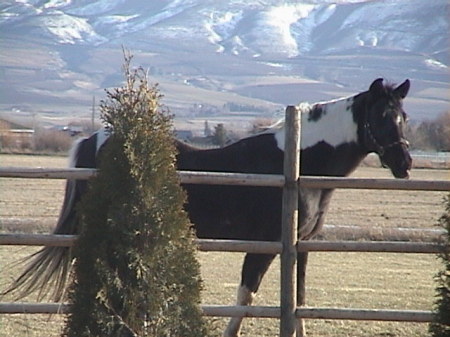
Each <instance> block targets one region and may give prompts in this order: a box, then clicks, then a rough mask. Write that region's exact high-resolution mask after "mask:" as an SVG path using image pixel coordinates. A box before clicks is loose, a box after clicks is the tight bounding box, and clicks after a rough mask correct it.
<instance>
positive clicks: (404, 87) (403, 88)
mask: <svg viewBox="0 0 450 337" xmlns="http://www.w3.org/2000/svg"><path fill="white" fill-rule="evenodd" d="M410 86H411V83H410V82H409V80H406V81H405V82H403V83H402V84H400V85H399V86H398V87H397V88H396V89H395V93H396V94H397V95H398V96H400V97H401V98H402V99H403V98H405V97H406V95H408V91H409V87H410Z"/></svg>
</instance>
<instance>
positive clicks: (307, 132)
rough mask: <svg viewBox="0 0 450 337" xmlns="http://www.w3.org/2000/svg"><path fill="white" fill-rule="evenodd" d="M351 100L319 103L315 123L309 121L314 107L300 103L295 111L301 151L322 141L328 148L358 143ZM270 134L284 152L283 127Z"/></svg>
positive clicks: (356, 125) (356, 126) (344, 99)
mask: <svg viewBox="0 0 450 337" xmlns="http://www.w3.org/2000/svg"><path fill="white" fill-rule="evenodd" d="M352 103H353V98H352V97H350V98H343V99H338V100H334V101H329V102H320V103H316V104H320V105H321V108H322V110H323V112H322V114H321V116H320V118H319V119H318V120H317V121H314V120H309V118H308V117H309V112H310V111H311V110H312V109H313V108H314V106H315V105H311V104H308V103H300V104H299V105H298V106H297V109H298V110H299V112H300V113H301V143H300V145H301V149H302V150H304V149H307V148H308V147H312V146H314V145H315V144H317V143H319V142H321V141H323V142H325V143H327V144H329V145H330V146H333V147H337V146H338V145H340V144H345V143H350V142H357V141H358V133H357V131H358V124H357V123H356V122H355V121H354V120H353V114H352V111H351V106H352ZM272 132H273V133H274V135H275V139H276V141H277V146H278V148H279V149H281V150H282V151H284V142H285V139H284V138H285V129H284V125H283V126H282V127H281V128H278V129H277V130H276V129H274V130H272Z"/></svg>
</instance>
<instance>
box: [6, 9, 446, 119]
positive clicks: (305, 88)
mask: <svg viewBox="0 0 450 337" xmlns="http://www.w3.org/2000/svg"><path fill="white" fill-rule="evenodd" d="M448 9H449V3H448V1H447V0H435V1H422V0H376V1H351V0H341V1H319V0H317V1H303V2H302V3H301V4H300V3H298V2H296V1H284V2H283V1H281V2H280V1H275V0H267V1H256V0H251V1H244V0H234V1H226V2H225V1H214V0H165V1H148V2H143V1H139V0H128V1H125V0H114V1H110V0H96V1H90V0H48V1H38V0H22V1H11V0H6V1H2V3H1V4H0V30H1V34H0V74H1V76H0V112H1V113H2V114H6V115H12V116H16V117H20V116H30V115H36V116H39V118H40V121H41V122H43V123H54V122H55V121H56V122H57V121H58V119H67V118H89V116H90V113H91V106H92V98H93V96H96V98H97V102H98V101H99V100H100V99H102V98H104V96H105V95H104V89H105V88H109V87H113V86H118V85H120V81H121V80H122V76H121V74H120V69H121V63H122V59H123V57H122V47H125V48H126V49H128V50H130V51H131V52H132V53H133V54H134V55H135V64H137V65H142V66H143V67H146V68H148V69H149V72H150V74H151V76H152V78H153V80H154V81H155V82H158V83H160V86H161V90H162V92H163V94H164V95H165V100H164V102H165V103H166V104H167V105H168V106H169V107H170V109H171V111H172V112H174V113H175V114H176V116H177V117H178V118H192V117H195V116H199V115H201V116H203V115H206V116H207V115H208V114H210V115H211V114H217V113H218V112H217V111H218V110H221V109H222V108H223V107H224V105H226V104H227V103H228V106H230V103H231V106H239V107H240V108H241V109H240V112H248V113H250V115H251V116H255V117H258V116H273V115H274V114H277V113H279V111H280V110H282V108H283V106H285V105H287V104H296V103H298V102H300V101H317V100H327V99H331V98H335V97H338V96H343V95H348V94H352V93H355V92H358V91H361V90H365V89H366V88H367V86H368V85H369V84H370V83H371V81H372V80H373V79H374V78H377V77H385V78H387V79H389V80H391V81H394V82H401V81H403V80H404V79H405V78H410V79H411V80H412V90H411V96H410V97H409V98H408V99H407V101H406V110H407V111H408V112H409V114H410V115H411V117H412V118H413V119H419V120H423V119H427V118H433V117H435V116H436V115H437V114H439V113H441V112H443V111H446V110H448V109H449V95H448V90H449V71H448V65H449V62H450V57H449V43H448V42H449V41H448V31H449V23H448ZM199 106H202V109H199V108H198V107H199ZM205 107H210V109H208V108H205ZM225 112H228V111H226V109H225ZM238 112H239V111H238Z"/></svg>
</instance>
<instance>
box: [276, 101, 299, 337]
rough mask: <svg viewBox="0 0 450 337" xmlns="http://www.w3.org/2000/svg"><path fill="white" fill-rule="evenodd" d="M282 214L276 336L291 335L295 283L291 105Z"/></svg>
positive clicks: (295, 162)
mask: <svg viewBox="0 0 450 337" xmlns="http://www.w3.org/2000/svg"><path fill="white" fill-rule="evenodd" d="M284 176H285V185H284V189H283V213H282V214H283V215H282V234H281V243H282V251H281V291H280V294H281V295H280V307H281V319H280V336H281V337H293V336H295V333H296V332H295V329H296V320H297V319H296V317H295V311H296V307H297V292H296V290H297V286H296V277H295V270H296V268H295V266H296V260H297V248H296V243H297V223H298V179H299V176H300V116H299V112H298V110H297V109H296V107H294V106H288V107H287V108H286V119H285V145H284Z"/></svg>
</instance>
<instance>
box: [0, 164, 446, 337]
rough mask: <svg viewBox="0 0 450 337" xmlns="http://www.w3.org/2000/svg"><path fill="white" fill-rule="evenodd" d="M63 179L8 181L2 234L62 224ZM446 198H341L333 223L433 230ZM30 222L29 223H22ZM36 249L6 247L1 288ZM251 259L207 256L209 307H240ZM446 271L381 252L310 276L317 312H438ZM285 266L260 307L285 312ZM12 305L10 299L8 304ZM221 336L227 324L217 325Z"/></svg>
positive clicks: (332, 328)
mask: <svg viewBox="0 0 450 337" xmlns="http://www.w3.org/2000/svg"><path fill="white" fill-rule="evenodd" d="M0 165H1V166H48V167H64V166H65V165H66V159H65V158H53V157H34V156H11V155H1V156H0ZM354 176H359V177H390V175H389V172H388V171H387V170H381V169H375V168H363V169H361V170H358V171H357V172H356V173H355V175H354ZM412 179H434V180H438V179H439V180H441V179H449V171H448V170H416V171H413V175H412ZM63 191H64V182H63V181H60V180H33V179H0V231H27V232H29V231H30V230H31V228H33V229H35V230H36V228H35V227H34V226H35V225H36V224H43V225H41V226H40V227H39V228H37V231H39V232H46V231H49V228H50V227H51V226H52V225H53V224H54V222H55V221H56V218H57V216H58V213H59V207H60V205H61V202H62V197H63ZM444 194H445V193H441V192H402V191H365V190H361V191H355V190H339V191H336V194H335V196H334V199H333V202H332V205H331V209H330V212H329V215H328V218H327V219H328V220H327V223H329V224H333V225H342V224H345V225H355V226H358V227H361V228H363V229H368V228H374V227H377V228H382V229H383V230H389V228H396V227H413V228H433V227H434V226H435V223H436V221H437V218H438V217H439V216H440V215H441V214H442V212H443V205H442V198H443V196H444ZM21 219H25V221H23V220H21ZM369 231H370V230H369ZM34 250H35V248H23V247H6V246H3V247H0V261H1V262H0V289H4V287H5V285H6V284H7V283H8V282H10V280H11V279H12V278H13V277H14V276H15V275H17V272H18V270H17V268H12V265H11V263H12V262H13V261H17V260H18V259H20V258H21V257H24V256H26V255H27V254H29V253H30V252H32V251H34ZM242 258H243V254H239V253H228V254H223V253H199V259H200V262H201V265H202V276H203V278H204V283H205V291H204V293H203V301H204V303H205V304H233V303H234V302H235V293H236V289H237V286H238V282H239V278H240V265H241V263H242ZM438 268H439V266H438V262H437V261H436V259H435V257H434V256H432V255H419V254H409V255H408V254H375V253H367V254H362V253H313V254H311V257H310V263H309V270H308V276H307V296H308V299H307V302H308V305H310V306H333V307H335V306H336V307H338V306H342V307H352V308H389V309H419V310H430V309H431V306H432V302H433V296H434V287H435V285H434V283H433V275H434V274H435V273H436V272H437V270H438ZM278 270H279V262H278V260H276V261H275V263H274V264H273V266H272V267H271V268H270V270H269V272H268V274H267V277H266V278H265V280H264V281H263V283H262V286H261V289H260V292H259V294H258V296H257V299H256V301H255V304H257V305H278V299H279V282H278V280H279V276H278V274H279V273H278ZM3 300H4V301H7V300H11V299H10V298H5V299H3ZM63 321H64V318H63V317H61V316H53V317H51V318H48V316H46V315H1V316H0V335H2V336H3V335H5V336H13V337H15V336H30V337H31V336H43V335H46V336H48V337H51V336H58V335H59V334H60V332H61V327H62V325H63ZM214 321H215V322H216V325H217V326H218V329H219V330H221V329H222V328H223V326H224V324H225V322H226V321H227V320H226V319H214ZM307 327H308V330H309V331H310V332H311V335H314V336H338V337H341V336H342V337H344V336H397V337H406V336H426V335H427V325H426V324H415V323H390V322H386V323H380V322H352V321H340V320H337V321H332V320H325V321H324V320H309V321H307ZM277 335H278V321H277V320H271V319H259V320H258V319H247V320H245V324H244V327H243V336H277Z"/></svg>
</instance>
